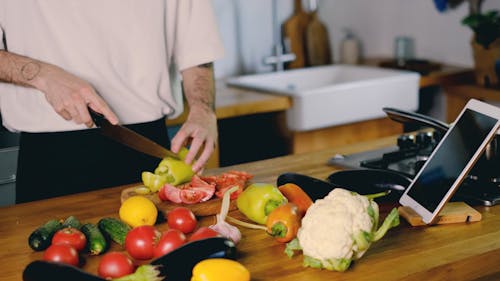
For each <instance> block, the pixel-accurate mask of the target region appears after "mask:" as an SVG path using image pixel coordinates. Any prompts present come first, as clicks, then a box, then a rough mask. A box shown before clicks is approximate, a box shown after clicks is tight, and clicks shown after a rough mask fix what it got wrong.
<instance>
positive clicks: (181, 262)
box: [151, 237, 236, 281]
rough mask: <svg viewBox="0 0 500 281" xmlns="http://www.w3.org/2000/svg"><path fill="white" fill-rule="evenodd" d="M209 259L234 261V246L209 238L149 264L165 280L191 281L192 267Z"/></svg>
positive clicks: (227, 240) (227, 241) (227, 242)
mask: <svg viewBox="0 0 500 281" xmlns="http://www.w3.org/2000/svg"><path fill="white" fill-rule="evenodd" d="M209 258H226V259H236V245H235V244H234V242H233V241H232V240H230V239H228V238H223V237H211V238H206V239H202V240H196V241H192V242H189V243H187V244H184V245H182V246H181V247H179V248H177V249H175V250H174V251H172V252H170V253H168V254H166V255H163V256H161V257H159V258H157V259H155V260H153V261H152V262H151V264H152V265H160V267H159V270H160V272H161V275H162V276H165V277H166V278H167V280H179V281H183V280H186V281H189V280H191V275H192V270H193V267H194V266H195V265H196V264H197V263H198V262H200V261H202V260H205V259H209Z"/></svg>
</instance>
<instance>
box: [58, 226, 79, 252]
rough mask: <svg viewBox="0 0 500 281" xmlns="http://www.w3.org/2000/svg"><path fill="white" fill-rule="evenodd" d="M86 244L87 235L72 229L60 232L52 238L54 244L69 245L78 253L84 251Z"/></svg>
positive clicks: (68, 228)
mask: <svg viewBox="0 0 500 281" xmlns="http://www.w3.org/2000/svg"><path fill="white" fill-rule="evenodd" d="M86 243H87V238H86V237H85V235H84V234H83V233H82V232H81V231H80V230H78V229H76V228H72V227H66V228H63V229H61V230H58V231H57V232H56V233H55V234H54V236H53V237H52V244H67V245H70V246H71V247H73V248H74V249H75V250H77V251H81V250H83V248H85V244H86Z"/></svg>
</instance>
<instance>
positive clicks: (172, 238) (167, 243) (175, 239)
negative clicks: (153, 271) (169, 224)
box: [154, 229, 186, 258]
mask: <svg viewBox="0 0 500 281" xmlns="http://www.w3.org/2000/svg"><path fill="white" fill-rule="evenodd" d="M185 242H186V235H184V233H182V232H181V231H180V230H177V229H169V230H167V231H165V232H163V234H162V235H161V238H160V241H158V244H157V245H156V247H155V250H154V257H155V258H157V257H161V256H163V255H165V254H167V253H170V252H171V251H173V250H175V249H177V248H178V247H179V246H181V245H182V244H184V243H185Z"/></svg>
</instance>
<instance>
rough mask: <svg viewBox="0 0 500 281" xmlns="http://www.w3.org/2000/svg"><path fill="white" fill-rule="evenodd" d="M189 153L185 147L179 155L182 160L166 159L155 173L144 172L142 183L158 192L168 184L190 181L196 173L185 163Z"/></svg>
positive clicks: (152, 190)
mask: <svg viewBox="0 0 500 281" xmlns="http://www.w3.org/2000/svg"><path fill="white" fill-rule="evenodd" d="M187 153H188V149H187V148H185V147H183V148H181V150H180V151H179V153H178V155H179V158H180V160H177V159H174V158H171V157H166V158H164V159H163V160H161V162H160V164H158V166H157V167H156V169H155V171H154V173H151V172H148V171H144V172H142V174H141V178H142V183H143V184H144V185H145V186H146V187H147V188H149V189H150V191H151V192H157V191H159V190H160V188H162V186H163V185H165V184H166V183H168V184H171V185H179V184H182V183H185V182H188V181H190V180H191V178H192V177H193V175H194V172H193V168H192V166H191V165H188V164H186V163H184V159H185V158H186V155H187Z"/></svg>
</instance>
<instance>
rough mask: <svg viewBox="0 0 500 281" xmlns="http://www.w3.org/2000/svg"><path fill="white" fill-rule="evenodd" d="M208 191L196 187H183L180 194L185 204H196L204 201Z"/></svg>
mask: <svg viewBox="0 0 500 281" xmlns="http://www.w3.org/2000/svg"><path fill="white" fill-rule="evenodd" d="M205 195H206V193H205V192H203V191H201V190H195V189H182V190H181V193H180V196H181V201H182V203H184V204H196V203H199V202H201V201H202V199H203V198H204V197H205Z"/></svg>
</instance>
